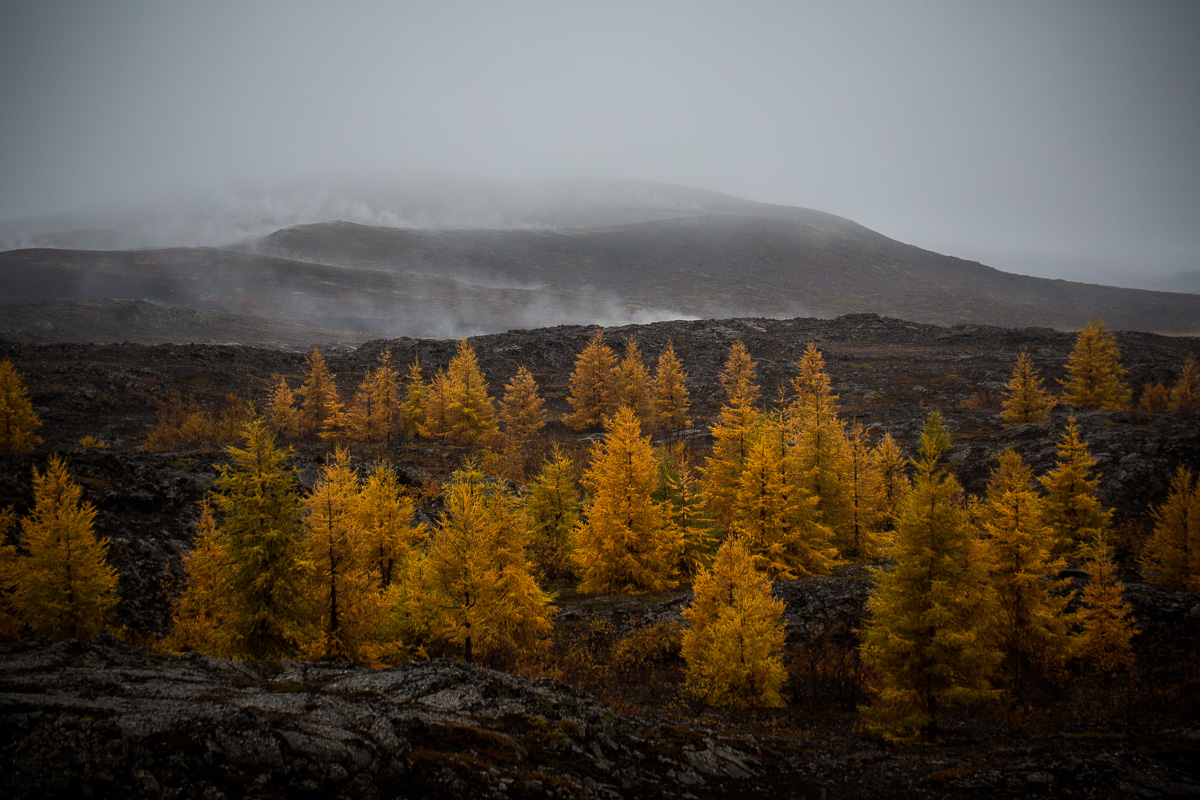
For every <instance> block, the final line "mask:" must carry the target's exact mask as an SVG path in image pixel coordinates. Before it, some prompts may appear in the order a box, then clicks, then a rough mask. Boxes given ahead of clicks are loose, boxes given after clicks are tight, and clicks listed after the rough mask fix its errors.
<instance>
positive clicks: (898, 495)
mask: <svg viewBox="0 0 1200 800" xmlns="http://www.w3.org/2000/svg"><path fill="white" fill-rule="evenodd" d="M875 455H876V459H877V460H878V463H879V482H880V485H881V486H882V487H883V509H884V524H885V526H886V528H887V529H888V530H893V529H894V528H895V526H896V514H897V512H898V510H899V508H900V501H901V500H902V499H903V498H904V495H906V494H907V493H908V486H909V481H908V459H906V458H905V457H904V454H903V453H902V452H901V451H900V446H899V445H897V444H896V440H895V439H893V438H892V435H891V434H890V433H886V434H884V436H883V440H882V441H881V442H880V443H879V446H878V447H877V448H875Z"/></svg>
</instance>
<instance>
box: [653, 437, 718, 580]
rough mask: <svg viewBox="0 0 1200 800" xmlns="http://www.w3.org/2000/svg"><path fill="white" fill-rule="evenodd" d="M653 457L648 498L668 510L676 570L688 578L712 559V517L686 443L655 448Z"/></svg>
mask: <svg viewBox="0 0 1200 800" xmlns="http://www.w3.org/2000/svg"><path fill="white" fill-rule="evenodd" d="M657 458H658V483H657V485H656V486H655V488H654V494H652V495H651V497H652V498H653V499H654V500H658V501H661V502H665V503H666V504H667V507H668V508H669V509H670V512H671V522H672V524H673V525H674V526H675V527H676V528H678V529H679V535H680V541H681V543H682V549H681V551H680V556H679V565H678V569H679V572H680V574H681V575H683V576H685V577H692V576H694V575H697V574H698V573H699V572H700V570H701V569H702V568H704V567H707V566H708V565H709V563H710V562H711V561H712V557H713V553H714V551H715V549H716V538H715V537H714V535H713V530H712V520H711V519H710V518H709V516H708V514H707V513H706V511H705V509H704V498H703V497H702V496H701V494H700V490H699V488H698V487H697V485H696V481H695V479H694V477H693V473H692V465H691V460H690V458H689V457H688V451H687V449H686V446H685V445H684V444H683V443H682V442H677V443H676V444H675V445H673V446H671V447H670V448H667V447H663V448H659V450H658V452H657Z"/></svg>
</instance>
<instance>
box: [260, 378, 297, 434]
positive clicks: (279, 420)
mask: <svg viewBox="0 0 1200 800" xmlns="http://www.w3.org/2000/svg"><path fill="white" fill-rule="evenodd" d="M267 424H269V425H270V426H271V430H273V431H274V432H275V434H276V435H277V436H280V437H282V438H284V439H293V438H295V437H296V436H298V435H299V433H300V411H299V409H297V408H296V393H295V392H293V391H292V387H290V386H288V382H287V379H286V378H284V377H283V376H282V375H280V376H279V380H278V382H276V384H275V388H273V389H272V390H271V397H270V399H269V400H268V401H267Z"/></svg>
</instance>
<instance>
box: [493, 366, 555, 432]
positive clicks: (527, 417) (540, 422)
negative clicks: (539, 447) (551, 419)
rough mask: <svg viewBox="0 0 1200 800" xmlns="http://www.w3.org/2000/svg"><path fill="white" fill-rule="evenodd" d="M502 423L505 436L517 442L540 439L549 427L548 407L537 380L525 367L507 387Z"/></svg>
mask: <svg viewBox="0 0 1200 800" xmlns="http://www.w3.org/2000/svg"><path fill="white" fill-rule="evenodd" d="M500 421H501V422H502V423H503V424H504V433H505V435H507V436H508V437H509V438H511V439H513V440H514V441H517V442H522V443H525V442H529V441H532V440H533V439H536V438H537V437H538V436H540V435H541V433H542V428H544V427H546V404H545V403H544V402H543V401H542V397H541V395H540V394H538V385H537V381H536V380H534V378H533V373H532V372H530V371H529V370H528V369H526V368H525V367H521V368H520V369H518V370H517V374H516V375H514V376H513V379H512V380H511V381H509V382H508V384H507V385H506V386H505V387H504V399H503V400H501V401H500Z"/></svg>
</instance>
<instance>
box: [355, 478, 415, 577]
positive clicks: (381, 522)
mask: <svg viewBox="0 0 1200 800" xmlns="http://www.w3.org/2000/svg"><path fill="white" fill-rule="evenodd" d="M357 513H358V517H359V525H360V527H361V528H362V531H363V536H364V539H365V542H366V548H365V558H366V561H367V566H368V568H369V570H370V572H371V574H372V575H373V576H374V578H375V580H376V582H377V583H378V585H379V588H380V589H387V588H388V587H389V586H391V584H392V583H393V582H394V581H396V580H397V579H398V578H399V575H400V572H401V570H402V568H403V566H404V565H405V564H406V563H407V562H408V561H409V559H410V558H412V553H413V551H414V550H415V549H416V548H417V547H418V546H419V545H420V544H421V543H422V542H423V541H424V540H425V537H426V532H425V530H424V528H423V527H422V526H420V525H417V524H414V522H413V519H414V515H415V507H414V503H413V500H412V498H411V497H409V496H408V495H406V494H404V493H403V491H402V490H401V488H400V484H399V482H398V481H397V479H396V471H395V470H394V469H392V465H391V464H389V463H387V462H386V461H384V462H382V463H379V464H377V465H376V466H375V469H373V470H372V471H371V474H370V475H368V476H367V479H366V481H364V482H363V487H362V490H361V492H360V493H359V496H358V512H357Z"/></svg>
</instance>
